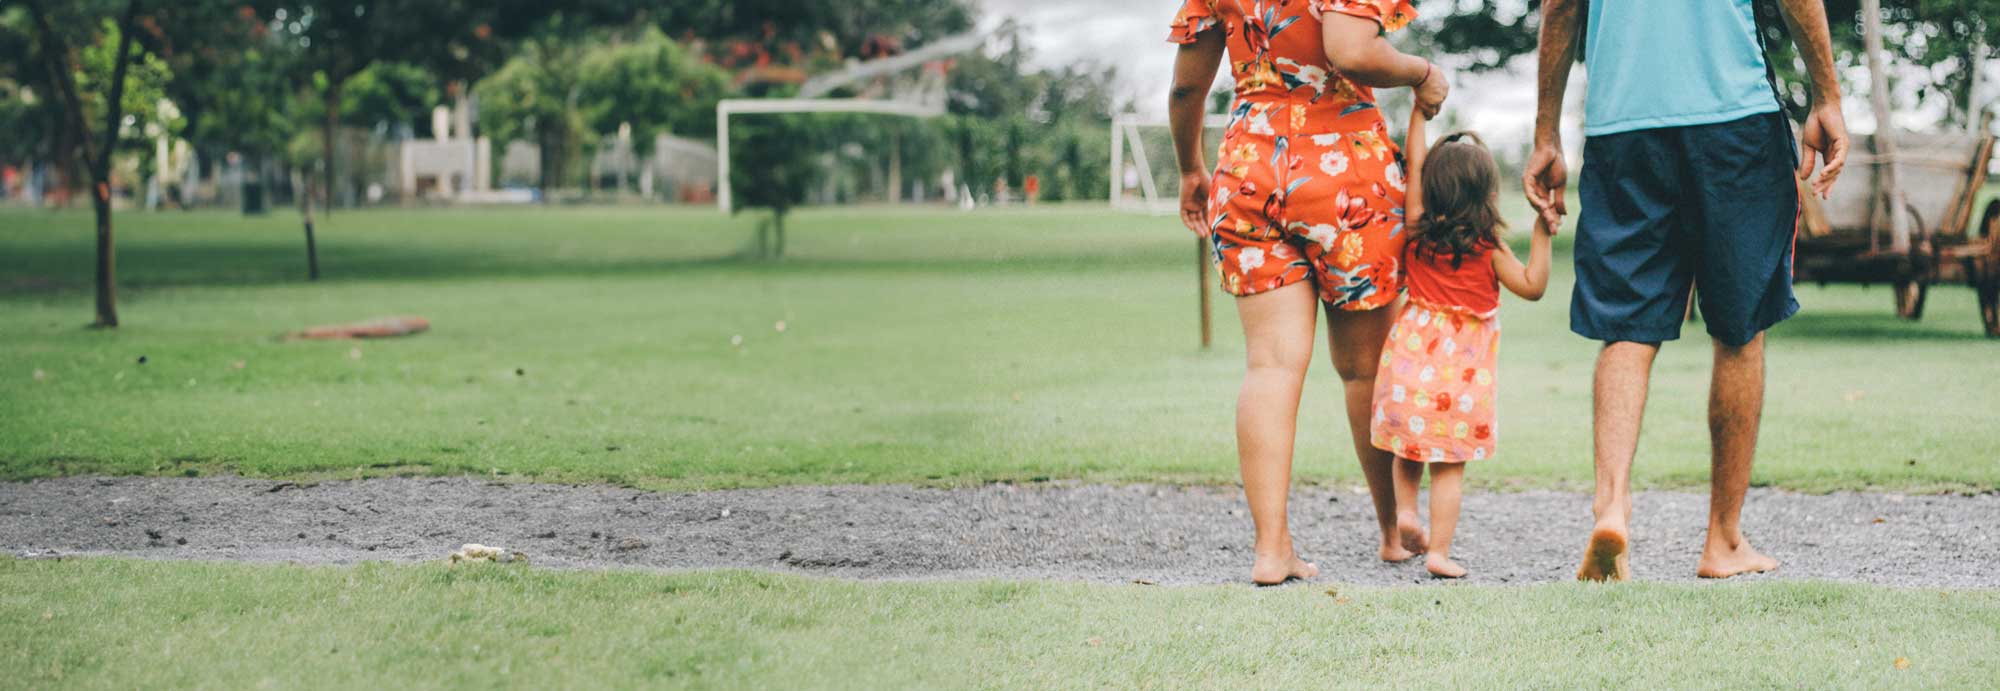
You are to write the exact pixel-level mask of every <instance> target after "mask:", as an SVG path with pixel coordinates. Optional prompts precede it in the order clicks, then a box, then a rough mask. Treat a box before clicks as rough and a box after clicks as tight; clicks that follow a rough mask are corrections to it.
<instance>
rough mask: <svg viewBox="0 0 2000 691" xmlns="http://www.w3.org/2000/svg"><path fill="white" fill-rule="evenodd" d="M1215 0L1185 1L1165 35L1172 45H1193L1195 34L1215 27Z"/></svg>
mask: <svg viewBox="0 0 2000 691" xmlns="http://www.w3.org/2000/svg"><path fill="white" fill-rule="evenodd" d="M1215 2H1216V0H1187V4H1185V5H1182V6H1181V11H1180V13H1179V14H1175V15H1174V23H1173V24H1172V25H1171V27H1170V30H1169V31H1168V33H1167V40H1168V41H1169V42H1172V43H1194V37H1195V34H1199V33H1201V32H1203V31H1207V30H1209V29H1213V28H1215V27H1216V26H1217V19H1218V18H1217V16H1216V14H1217V13H1216V11H1215Z"/></svg>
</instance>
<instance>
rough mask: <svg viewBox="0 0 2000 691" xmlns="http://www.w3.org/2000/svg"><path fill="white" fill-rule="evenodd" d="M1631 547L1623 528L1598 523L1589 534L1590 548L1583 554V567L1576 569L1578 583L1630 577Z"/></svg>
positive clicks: (1621, 579) (1618, 579)
mask: <svg viewBox="0 0 2000 691" xmlns="http://www.w3.org/2000/svg"><path fill="white" fill-rule="evenodd" d="M1630 554H1631V547H1630V546H1629V545H1628V544H1627V542H1626V538H1625V526H1622V525H1608V524H1605V523H1599V524H1598V527H1597V530H1595V531H1593V532H1591V534H1590V547H1588V548H1586V549H1585V550H1584V553H1583V565H1582V566H1579V567H1577V569H1576V580H1579V581H1623V580H1626V579H1629V578H1631V577H1632V565H1631V562H1630V560H1629V556H1630Z"/></svg>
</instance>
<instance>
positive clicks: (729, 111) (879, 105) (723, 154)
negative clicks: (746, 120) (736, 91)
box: [715, 98, 944, 211]
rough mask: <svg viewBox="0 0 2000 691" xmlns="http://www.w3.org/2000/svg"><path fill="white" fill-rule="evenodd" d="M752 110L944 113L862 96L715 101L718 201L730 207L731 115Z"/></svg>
mask: <svg viewBox="0 0 2000 691" xmlns="http://www.w3.org/2000/svg"><path fill="white" fill-rule="evenodd" d="M753 113H766V114H768V113H874V114H877V115H902V116H907V117H913V118H933V117H937V116H940V115H943V114H944V104H942V103H920V102H914V101H888V100H874V99H859V98H729V99H723V100H722V101H721V102H719V103H716V104H715V168H716V170H715V189H716V192H715V204H716V206H717V208H720V209H722V210H723V211H729V210H730V201H731V194H730V190H729V116H731V115H742V114H753Z"/></svg>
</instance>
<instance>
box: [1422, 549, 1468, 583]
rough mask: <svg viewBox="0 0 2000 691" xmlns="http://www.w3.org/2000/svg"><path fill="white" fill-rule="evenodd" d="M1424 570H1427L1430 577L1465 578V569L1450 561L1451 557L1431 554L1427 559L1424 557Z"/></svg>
mask: <svg viewBox="0 0 2000 691" xmlns="http://www.w3.org/2000/svg"><path fill="white" fill-rule="evenodd" d="M1424 568H1425V569H1429V570H1430V572H1431V575H1433V576H1436V577H1438V578H1464V577H1465V567H1463V566H1459V565H1458V562H1455V561H1452V560H1451V557H1447V556H1444V555H1442V554H1432V555H1430V556H1428V557H1425V558H1424Z"/></svg>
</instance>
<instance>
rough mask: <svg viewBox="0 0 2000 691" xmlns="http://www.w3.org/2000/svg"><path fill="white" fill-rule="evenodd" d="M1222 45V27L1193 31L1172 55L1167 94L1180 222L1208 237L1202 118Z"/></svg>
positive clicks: (1112, 172) (1220, 62) (1204, 143)
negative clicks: (1178, 178) (1178, 175)
mask: <svg viewBox="0 0 2000 691" xmlns="http://www.w3.org/2000/svg"><path fill="white" fill-rule="evenodd" d="M1225 48H1226V44H1224V43H1223V34H1222V29H1219V28H1216V29H1209V30H1207V31H1203V32H1201V33H1199V34H1195V39H1194V42H1193V43H1188V44H1184V45H1182V46H1181V49H1180V53H1179V54H1177V55H1175V56H1174V86H1173V89H1172V90H1171V91H1169V92H1168V94H1167V122H1168V128H1169V129H1170V130H1172V132H1173V136H1174V158H1175V159H1177V160H1179V161H1180V169H1181V223H1182V224H1183V225H1186V226H1187V227H1188V230H1192V231H1194V232H1195V234H1196V235H1200V236H1202V237H1208V184H1209V183H1208V163H1207V162H1206V160H1205V157H1204V154H1205V152H1203V151H1202V149H1203V148H1204V147H1206V146H1207V143H1206V142H1205V141H1203V138H1202V136H1201V133H1202V119H1203V115H1204V113H1206V112H1207V110H1208V107H1207V106H1208V87H1209V85H1211V84H1214V83H1215V70H1216V67H1217V66H1219V65H1221V64H1222V54H1223V52H1224V49H1225ZM1111 174H1112V175H1117V174H1118V171H1115V170H1114V171H1111ZM1114 201H1116V200H1114Z"/></svg>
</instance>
